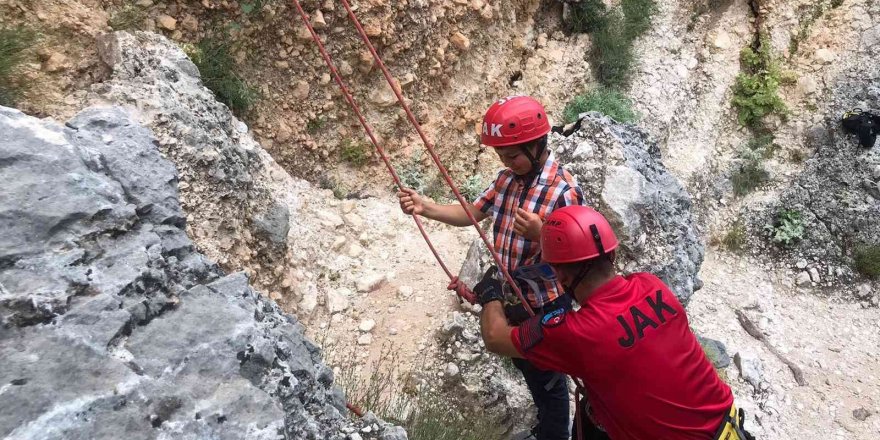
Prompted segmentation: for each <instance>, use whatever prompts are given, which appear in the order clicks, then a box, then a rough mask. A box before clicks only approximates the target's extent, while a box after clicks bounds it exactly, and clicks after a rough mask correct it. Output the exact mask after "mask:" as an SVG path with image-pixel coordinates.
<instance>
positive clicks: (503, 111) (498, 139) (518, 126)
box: [480, 96, 550, 148]
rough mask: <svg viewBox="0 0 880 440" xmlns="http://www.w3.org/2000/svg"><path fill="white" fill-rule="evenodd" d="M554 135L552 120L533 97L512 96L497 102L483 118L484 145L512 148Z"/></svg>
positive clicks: (482, 137)
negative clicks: (548, 134) (551, 132)
mask: <svg viewBox="0 0 880 440" xmlns="http://www.w3.org/2000/svg"><path fill="white" fill-rule="evenodd" d="M547 133H550V120H549V119H547V112H546V111H545V110H544V106H543V105H541V103H540V102H538V101H536V100H535V99H534V98H532V97H530V96H508V97H507V98H503V99H499V100H498V101H495V103H494V104H492V105H491V106H490V107H489V110H486V115H485V116H483V133H482V135H481V136H480V143H482V144H483V145H488V146H490V147H495V148H498V147H509V146H511V145H519V144H522V143H525V142H529V141H533V140H535V139H539V138H541V137H542V136H544V135H546V134H547Z"/></svg>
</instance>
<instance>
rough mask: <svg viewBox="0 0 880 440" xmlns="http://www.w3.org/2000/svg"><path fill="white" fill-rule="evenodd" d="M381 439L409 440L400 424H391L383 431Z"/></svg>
mask: <svg viewBox="0 0 880 440" xmlns="http://www.w3.org/2000/svg"><path fill="white" fill-rule="evenodd" d="M380 439H381V440H408V439H409V437H407V435H406V431H404V429H403V428H401V427H399V426H391V427H388V428H385V430H384V431H382V437H380Z"/></svg>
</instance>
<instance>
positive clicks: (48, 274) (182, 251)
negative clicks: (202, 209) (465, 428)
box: [0, 107, 349, 440]
mask: <svg viewBox="0 0 880 440" xmlns="http://www.w3.org/2000/svg"><path fill="white" fill-rule="evenodd" d="M0 144H2V145H3V148H2V149H0V163H2V167H0V177H2V178H3V179H4V181H5V182H6V184H5V186H4V191H2V192H0V225H2V227H4V228H5V230H6V231H13V232H14V234H7V233H4V234H2V236H0V262H2V264H0V358H2V359H3V368H0V437H2V438H8V439H10V440H12V439H31V438H41V439H50V440H51V439H117V438H127V439H153V438H156V437H157V436H159V437H168V438H217V439H234V438H251V439H265V440H269V439H277V438H279V437H283V438H296V439H313V440H317V439H334V438H336V439H338V438H341V437H340V435H339V429H340V428H341V427H343V426H344V425H346V424H348V423H349V422H348V421H347V420H346V418H345V417H344V416H343V413H341V412H340V411H344V407H345V404H344V397H342V396H341V395H340V394H339V390H338V388H337V387H336V386H334V384H333V376H332V372H330V373H328V372H329V371H330V370H329V368H328V367H326V366H325V365H323V364H322V363H321V357H320V352H319V350H318V349H317V347H315V346H314V345H313V344H312V343H311V342H309V341H308V340H307V339H306V338H305V337H304V335H303V330H302V327H301V326H300V325H299V324H298V323H297V322H296V319H295V318H293V317H292V316H289V315H286V314H284V313H283V312H282V311H281V309H280V308H279V307H278V306H277V305H276V304H275V303H273V302H271V301H267V300H265V299H263V297H262V296H261V295H259V294H258V293H257V292H255V291H254V290H253V289H252V288H251V287H250V286H249V285H248V279H247V276H246V275H244V274H243V273H237V274H232V275H226V276H224V275H223V273H222V272H221V270H220V269H219V268H218V267H217V266H216V265H215V264H214V263H212V262H210V261H208V260H207V259H206V258H205V257H204V256H202V255H200V254H197V253H195V251H194V246H193V245H192V243H191V242H189V239H188V238H187V237H186V234H185V231H184V222H183V219H184V218H185V217H184V215H183V212H182V211H181V208H180V205H179V203H178V201H177V200H178V195H177V188H176V181H177V179H176V175H175V171H174V168H173V166H172V165H171V164H170V163H169V162H168V161H166V160H165V159H163V158H162V157H161V155H159V154H158V153H157V151H156V149H155V146H154V139H153V138H152V135H151V133H150V131H149V130H146V129H145V128H143V127H142V126H140V125H138V124H137V123H136V122H134V121H133V120H132V119H131V118H130V117H129V116H127V115H126V113H125V112H124V111H122V110H121V109H119V108H91V109H87V110H85V111H83V112H82V113H80V114H79V115H77V116H76V117H75V118H74V119H73V120H72V121H71V122H70V123H69V124H68V126H67V127H63V126H61V125H60V124H56V123H53V122H49V121H45V120H38V119H36V118H32V117H29V116H25V115H24V114H22V113H20V112H17V111H14V110H12V109H7V108H4V107H0Z"/></svg>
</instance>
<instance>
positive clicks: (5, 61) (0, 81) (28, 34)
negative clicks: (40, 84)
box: [0, 26, 37, 107]
mask: <svg viewBox="0 0 880 440" xmlns="http://www.w3.org/2000/svg"><path fill="white" fill-rule="evenodd" d="M36 41H37V33H36V32H34V31H32V30H30V29H28V28H25V27H23V26H18V27H8V28H7V27H0V105H3V106H7V107H12V106H14V105H15V104H16V102H17V101H18V99H19V98H20V97H21V95H22V93H24V91H25V89H26V87H27V84H26V83H25V81H23V80H22V78H20V76H19V67H20V66H21V63H22V62H24V60H25V53H26V51H27V49H28V48H30V47H31V46H33V45H34V43H35V42H36Z"/></svg>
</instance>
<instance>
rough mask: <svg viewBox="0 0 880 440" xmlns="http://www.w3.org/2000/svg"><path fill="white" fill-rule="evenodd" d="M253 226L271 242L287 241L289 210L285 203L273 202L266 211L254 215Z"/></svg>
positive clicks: (281, 242)
mask: <svg viewBox="0 0 880 440" xmlns="http://www.w3.org/2000/svg"><path fill="white" fill-rule="evenodd" d="M254 226H256V228H257V231H259V232H260V233H261V234H263V235H264V236H265V237H266V238H268V239H269V240H270V241H271V242H272V243H275V244H285V243H287V233H288V232H289V231H290V212H289V210H288V208H287V205H285V204H284V203H280V202H275V203H273V204H272V205H271V206H269V208H268V209H267V210H266V211H264V212H260V213H259V214H257V215H256V216H255V217H254Z"/></svg>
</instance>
